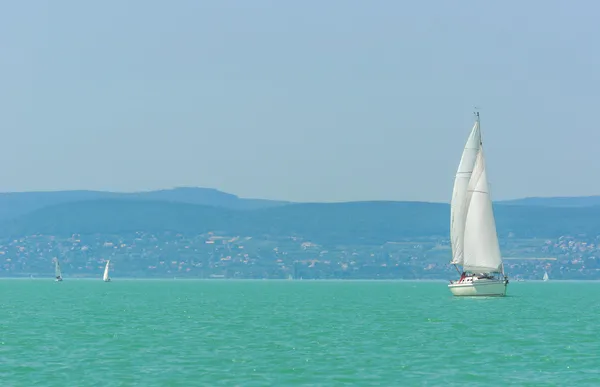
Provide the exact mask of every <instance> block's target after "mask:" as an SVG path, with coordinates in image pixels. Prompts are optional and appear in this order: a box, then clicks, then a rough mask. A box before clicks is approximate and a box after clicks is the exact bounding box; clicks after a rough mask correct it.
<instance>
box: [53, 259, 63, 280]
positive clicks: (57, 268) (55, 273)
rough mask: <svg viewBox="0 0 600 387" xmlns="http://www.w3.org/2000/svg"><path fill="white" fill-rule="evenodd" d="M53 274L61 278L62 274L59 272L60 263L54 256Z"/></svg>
mask: <svg viewBox="0 0 600 387" xmlns="http://www.w3.org/2000/svg"><path fill="white" fill-rule="evenodd" d="M54 276H55V277H56V278H62V274H61V272H60V263H59V262H58V258H54Z"/></svg>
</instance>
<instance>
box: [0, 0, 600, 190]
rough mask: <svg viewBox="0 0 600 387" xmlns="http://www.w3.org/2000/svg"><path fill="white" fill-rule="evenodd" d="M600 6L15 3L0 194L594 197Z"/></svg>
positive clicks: (4, 55) (333, 1)
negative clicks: (182, 190) (482, 166)
mask: <svg viewBox="0 0 600 387" xmlns="http://www.w3.org/2000/svg"><path fill="white" fill-rule="evenodd" d="M599 14H600V3H595V2H592V1H570V2H566V1H557V0H552V1H543V2H542V1H513V0H509V1H503V2H483V1H467V0H465V1H452V2H451V1H443V0H439V1H427V0H423V1H413V2H401V1H391V0H390V1H352V0H328V1H314V0H307V1H302V2H300V1H296V2H292V1H266V0H253V1H235V2H234V1H227V0H223V1H195V0H178V1H172V2H167V1H154V0H144V1H137V0H129V1H116V0H107V1H96V2H91V1H75V0H73V1H61V0H54V1H27V2H26V1H10V2H8V1H7V2H3V3H2V4H1V5H0V52H1V55H0V128H1V132H0V133H1V136H0V144H2V151H1V152H0V191H23V190H59V189H98V190H115V191H134V190H148V189H155V188H169V187H173V186H203V187H214V188H218V189H221V190H224V191H228V192H231V193H235V194H238V195H240V196H244V197H262V198H274V199H287V200H298V201H342V200H370V199H372V200H380V199H385V200H388V199H389V200H433V201H448V200H449V199H450V196H451V190H452V182H453V178H454V173H455V171H456V167H457V166H458V162H459V158H460V154H461V152H462V147H463V145H464V142H465V141H466V138H467V136H468V133H469V130H470V128H471V126H472V120H473V116H472V112H473V107H474V106H479V107H481V115H482V129H483V138H484V144H485V149H486V157H487V164H488V173H489V179H490V182H491V184H492V194H493V197H494V199H507V198H515V197H523V196H554V195H592V194H600V179H599V178H598V177H597V171H598V170H599V169H600V152H599V149H600V127H599V125H598V123H597V114H596V112H597V111H598V105H599V102H600V98H599V94H600V74H599V69H600V52H599V50H600V49H599V46H598V38H599V37H600V31H599V29H600V27H598V23H597V22H596V21H597V20H595V19H596V18H597V15H599Z"/></svg>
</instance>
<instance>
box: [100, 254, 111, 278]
mask: <svg viewBox="0 0 600 387" xmlns="http://www.w3.org/2000/svg"><path fill="white" fill-rule="evenodd" d="M109 267H110V259H109V260H108V261H106V266H105V267H104V275H103V276H102V279H103V280H104V281H108V280H109V277H108V270H109Z"/></svg>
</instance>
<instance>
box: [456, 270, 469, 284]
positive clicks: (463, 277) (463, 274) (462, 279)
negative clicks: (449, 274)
mask: <svg viewBox="0 0 600 387" xmlns="http://www.w3.org/2000/svg"><path fill="white" fill-rule="evenodd" d="M466 276H467V273H466V272H464V271H463V272H462V274H461V275H460V279H459V280H458V282H463V281H464V280H465V277H466Z"/></svg>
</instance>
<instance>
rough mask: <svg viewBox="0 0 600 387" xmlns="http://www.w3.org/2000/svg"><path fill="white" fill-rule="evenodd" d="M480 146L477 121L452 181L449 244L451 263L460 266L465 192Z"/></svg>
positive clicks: (468, 195) (467, 196)
mask: <svg viewBox="0 0 600 387" xmlns="http://www.w3.org/2000/svg"><path fill="white" fill-rule="evenodd" d="M480 144H481V131H480V128H479V120H477V121H476V122H475V125H474V126H473V129H472V130H471V134H470V135H469V138H468V139H467V143H466V144H465V149H464V150H463V154H462V157H461V159H460V164H459V165H458V170H457V172H456V177H455V179H454V189H453V191H452V201H451V202H450V243H451V244H452V263H453V264H455V265H462V264H463V262H464V231H465V220H466V218H467V208H468V202H469V199H470V193H469V192H468V190H467V187H468V185H469V180H470V179H471V174H472V172H473V167H474V166H475V159H476V157H477V151H478V150H479V147H480Z"/></svg>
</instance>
